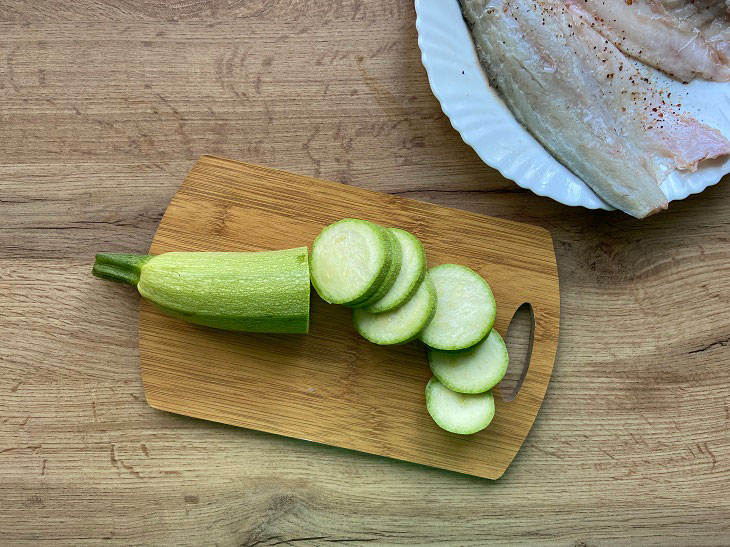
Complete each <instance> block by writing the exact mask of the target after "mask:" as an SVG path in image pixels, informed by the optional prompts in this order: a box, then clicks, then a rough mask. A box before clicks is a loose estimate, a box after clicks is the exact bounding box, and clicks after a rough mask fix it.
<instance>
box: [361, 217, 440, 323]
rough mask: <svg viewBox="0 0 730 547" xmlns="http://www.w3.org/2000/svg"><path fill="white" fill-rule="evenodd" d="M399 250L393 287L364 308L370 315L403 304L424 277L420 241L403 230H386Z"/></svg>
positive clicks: (423, 253) (424, 268)
mask: <svg viewBox="0 0 730 547" xmlns="http://www.w3.org/2000/svg"><path fill="white" fill-rule="evenodd" d="M388 231H390V232H391V233H392V234H393V235H394V236H395V237H396V239H397V240H398V243H399V244H400V248H401V267H400V272H399V274H398V276H397V277H396V279H395V282H394V283H393V286H392V287H391V288H390V290H388V292H386V293H384V295H383V296H382V298H380V299H379V300H376V301H375V302H374V303H373V304H371V305H370V306H368V307H367V308H366V310H367V311H369V312H370V313H383V312H386V311H389V310H392V309H395V308H397V307H398V306H400V305H402V304H405V303H406V302H408V300H409V299H410V298H411V297H412V296H413V295H414V294H415V292H416V291H417V290H418V287H419V286H420V284H421V281H423V277H424V276H425V275H426V251H425V250H424V249H423V244H422V243H421V241H420V240H419V239H418V238H417V237H416V236H414V235H413V234H411V233H410V232H406V231H405V230H401V229H399V228H388Z"/></svg>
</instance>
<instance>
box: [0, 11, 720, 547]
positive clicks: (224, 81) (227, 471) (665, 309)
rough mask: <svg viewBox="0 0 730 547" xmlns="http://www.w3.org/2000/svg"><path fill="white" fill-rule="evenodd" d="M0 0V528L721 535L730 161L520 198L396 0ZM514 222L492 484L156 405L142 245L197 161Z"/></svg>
mask: <svg viewBox="0 0 730 547" xmlns="http://www.w3.org/2000/svg"><path fill="white" fill-rule="evenodd" d="M0 7H1V8H2V9H0V20H1V21H2V23H0V105H1V106H0V120H1V121H0V538H2V539H0V543H2V544H3V545H33V546H35V545H46V544H51V543H53V544H54V545H55V544H58V545H73V546H80V545H98V544H102V543H103V544H113V545H163V544H169V545H238V546H249V547H252V546H254V545H256V546H274V545H296V546H297V547H299V546H304V545H330V544H335V543H338V544H344V545H374V544H387V545H415V544H424V545H439V546H440V545H455V546H456V545H474V546H477V545H487V544H493V545H499V546H507V545H539V546H552V545H556V546H565V547H569V546H573V547H578V546H591V547H593V546H608V545H622V546H623V545H628V546H631V545H641V546H645V545H661V546H666V545H672V546H674V545H686V546H704V545H715V546H726V545H728V544H730V493H729V492H730V434H729V431H730V366H729V365H730V340H729V339H730V313H728V306H729V305H730V246H729V245H728V243H729V239H730V184H729V183H730V180H728V181H725V182H724V183H721V184H719V185H717V186H716V187H713V188H710V189H708V190H707V191H706V192H704V193H702V194H701V195H699V196H694V197H692V198H690V199H687V200H685V201H683V202H680V203H674V204H672V205H671V208H670V211H669V212H668V213H665V214H661V215H658V216H656V217H653V218H650V219H648V220H645V221H636V220H631V219H629V218H627V217H625V216H623V215H621V214H618V213H605V212H591V211H587V210H584V209H579V208H569V207H564V206H562V205H559V204H557V203H555V202H553V201H551V200H549V199H546V198H540V197H537V196H535V195H533V194H531V193H530V192H527V191H524V190H521V189H520V188H518V187H517V186H515V185H514V184H513V183H511V182H510V181H507V180H504V179H503V178H501V177H500V176H499V175H498V174H497V173H496V172H494V171H493V170H491V169H489V168H487V167H486V166H484V165H483V164H482V163H481V162H480V161H479V159H478V158H477V157H476V155H475V154H474V152H473V151H472V150H471V149H470V148H469V147H467V146H466V145H464V144H463V143H462V142H461V139H460V138H459V136H458V135H457V134H456V132H455V131H454V130H453V129H452V128H451V126H450V125H449V121H448V120H447V119H446V118H445V117H444V115H443V114H442V113H441V110H440V109H439V106H438V103H437V102H436V100H435V99H434V97H433V96H432V95H431V93H430V91H429V87H428V83H427V80H426V75H425V72H424V70H423V68H422V66H421V64H420V61H419V51H418V49H417V47H416V31H415V14H414V11H413V7H412V4H411V2H410V1H409V0H402V1H393V0H370V1H368V2H362V1H358V0H345V1H342V2H330V1H325V0H317V1H310V2H304V1H301V0H289V1H285V2H274V1H270V0H249V1H247V2H232V1H223V0H221V1H217V0H216V1H209V0H201V1H198V2H174V3H172V2H171V3H167V2H143V1H142V0H125V1H121V2H92V1H90V0H80V1H78V2H43V3H41V2H27V1H25V0H6V1H4V2H2V3H1V5H0ZM205 153H210V154H218V155H222V156H228V157H231V158H235V159H241V160H245V161H250V162H256V163H261V164H265V165H270V166H275V167H280V168H283V169H287V170H291V171H295V172H298V173H302V174H307V175H314V176H318V177H322V178H326V179H331V180H337V181H341V182H345V183H348V184H352V185H355V186H362V187H367V188H371V189H375V190H381V191H385V192H390V193H394V194H400V195H407V196H409V197H411V198H416V199H421V200H426V201H430V202H433V203H438V204H442V205H448V206H452V207H460V208H463V209H468V210H471V211H477V212H480V213H485V214H490V215H496V216H501V217H505V218H510V219H514V220H519V221H526V222H532V223H535V224H539V225H541V226H545V227H547V228H549V229H550V230H551V231H552V233H553V235H554V239H555V244H556V249H557V253H558V264H559V269H560V276H561V285H562V332H561V335H562V336H561V340H560V348H559V354H558V360H557V363H556V367H555V372H554V376H553V380H552V383H551V386H550V388H549V391H548V396H547V399H546V400H545V403H544V405H543V408H542V411H541V413H540V415H539V416H538V419H537V422H536V424H535V427H534V429H533V430H532V432H531V434H530V436H529V437H528V439H527V442H526V444H525V446H524V447H523V449H522V451H521V452H520V454H519V455H518V457H517V459H516V460H515V462H514V463H513V465H512V467H511V468H510V469H509V470H508V471H507V473H506V474H505V476H504V477H503V478H502V479H500V480H499V481H496V482H491V481H486V480H479V479H475V478H470V477H467V476H462V475H457V474H454V473H449V472H445V471H438V470H433V469H428V468H424V467H420V466H417V465H411V464H406V463H402V462H398V461H391V460H386V459H382V458H378V457H372V456H367V455H362V454H357V453H352V452H348V451H345V450H340V449H335V448H330V447H326V446H317V445H312V444H308V443H306V442H301V441H295V440H291V439H286V438H280V437H275V436H272V435H267V434H263V433H257V432H252V431H246V430H241V429H236V428H233V427H226V426H222V425H216V424H213V423H206V422H202V421H196V420H193V419H188V418H184V417H180V416H175V415H171V414H165V413H162V412H158V411H155V410H152V409H151V408H149V407H148V406H147V405H146V404H145V402H144V397H143V391H142V386H141V382H140V374H139V367H138V346H137V326H138V302H137V299H136V298H134V297H133V293H132V292H131V291H130V290H128V289H126V288H125V287H122V286H116V285H112V284H109V283H104V282H101V281H100V280H98V279H94V278H92V277H91V275H90V268H91V263H92V261H93V255H94V253H95V252H96V251H99V250H107V251H126V252H143V251H145V250H146V249H147V247H148V245H149V243H150V241H151V238H152V234H153V232H154V230H155V227H156V226H157V223H158V221H159V220H160V217H161V215H162V213H163V211H164V210H165V207H166V205H167V203H168V201H169V200H170V198H171V196H172V195H173V193H174V192H175V190H176V189H177V187H178V185H179V184H180V182H181V181H182V179H183V177H184V176H185V174H186V172H187V171H188V170H189V169H190V167H191V166H192V164H193V162H194V161H195V160H196V159H197V158H198V157H199V156H201V155H202V154H205Z"/></svg>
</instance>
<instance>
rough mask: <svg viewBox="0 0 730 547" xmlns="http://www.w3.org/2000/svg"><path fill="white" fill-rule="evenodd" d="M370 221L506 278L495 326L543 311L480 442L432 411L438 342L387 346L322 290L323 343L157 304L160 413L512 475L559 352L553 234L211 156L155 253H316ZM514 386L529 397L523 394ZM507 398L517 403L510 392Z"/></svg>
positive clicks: (151, 394) (151, 379) (153, 311)
mask: <svg viewBox="0 0 730 547" xmlns="http://www.w3.org/2000/svg"><path fill="white" fill-rule="evenodd" d="M347 217H355V218H362V219H367V220H370V221H372V222H376V223H379V224H381V225H383V226H396V227H399V228H402V229H406V230H408V231H410V232H411V233H413V234H414V235H416V236H417V237H418V238H419V239H420V240H421V241H422V242H423V245H424V247H425V249H426V253H427V256H428V266H429V267H433V266H436V265H438V264H447V263H457V264H464V265H466V266H469V267H470V268H472V269H473V270H475V271H477V272H478V273H479V274H481V275H482V276H483V277H485V278H486V279H487V280H488V281H489V283H490V284H491V286H492V288H493V289H492V290H493V293H494V298H495V300H496V302H497V317H496V320H495V328H496V329H497V331H498V332H502V333H505V334H506V333H507V330H508V326H509V325H510V323H511V320H512V317H513V316H514V314H515V312H516V311H517V309H518V308H520V306H523V305H525V304H528V305H529V306H530V308H531V310H532V317H533V320H534V327H533V328H534V336H533V338H532V349H531V357H530V360H529V364H528V365H527V369H526V374H525V377H524V381H523V382H522V384H521V386H520V388H519V390H518V391H517V392H516V396H513V397H508V395H513V393H509V394H508V393H505V395H504V397H502V396H500V395H501V393H500V392H499V386H497V387H496V388H495V394H496V396H495V405H496V415H495V417H494V419H493V420H492V422H491V424H490V425H489V427H488V428H487V429H486V430H484V431H481V432H479V433H478V434H475V435H453V434H450V433H447V432H446V431H443V430H441V429H440V428H439V427H437V426H436V424H435V423H433V421H432V420H431V417H430V416H429V415H428V412H427V410H426V404H425V397H424V388H425V386H426V383H427V382H428V379H429V378H430V377H431V371H430V369H429V367H428V362H427V359H426V352H425V349H424V346H423V344H421V343H418V342H413V343H410V344H403V345H399V346H395V347H382V346H377V345H375V344H371V343H370V342H368V341H367V340H365V339H364V338H363V337H361V336H360V335H359V334H358V333H357V331H356V330H355V329H354V327H353V326H352V320H351V316H352V311H351V310H349V309H347V308H344V307H342V306H333V305H329V304H327V303H326V302H324V301H323V300H322V299H320V298H319V297H318V296H317V294H316V292H314V291H312V303H311V321H310V329H309V333H308V335H307V336H297V335H288V336H287V335H271V334H258V335H257V334H250V333H249V334H242V333H236V332H233V333H232V332H221V331H218V330H214V329H207V328H201V327H199V326H196V325H191V324H189V323H185V322H183V321H180V320H176V319H173V318H170V317H167V316H165V315H164V314H162V313H161V312H160V311H159V310H158V309H157V308H156V307H155V306H153V305H152V304H150V303H149V302H146V301H144V302H143V304H142V309H141V313H140V329H139V348H140V360H141V369H142V383H143V385H144V388H145V397H146V399H147V402H148V403H149V404H150V405H151V406H153V407H154V408H158V409H160V410H167V411H170V412H176V413H178V414H184V415H186V416H193V417H195V418H203V419H206V420H213V421H216V422H222V423H226V424H230V425H238V426H241V427H247V428H251V429H257V430H260V431H267V432H269V433H276V434H278V435H286V436H288V437H294V438H297V439H304V440H308V441H312V442H317V443H324V444H328V445H332V446H338V447H341V448H350V449H353V450H359V451H361V452H367V453H369V454H376V455H380V456H388V457H391V458H398V459H401V460H406V461H410V462H414V463H421V464H424V465H430V466H433V467H439V468H441V469H448V470H451V471H458V472H460V473H467V474H469V475H476V476H479V477H484V478H489V479H497V478H499V477H501V476H502V474H503V473H504V472H505V471H506V470H507V467H508V466H509V464H510V463H511V462H512V460H513V459H514V457H515V455H516V454H517V452H518V450H519V449H520V447H521V446H522V443H523V442H524V440H525V437H527V434H528V433H529V431H530V428H531V427H532V424H533V422H534V420H535V416H537V412H538V411H539V409H540V405H541V404H542V400H543V397H544V396H545V391H546V390H547V387H548V382H549V381H550V373H551V371H552V368H553V363H554V361H555V352H556V350H557V346H558V332H559V326H560V291H559V286H558V275H557V274H558V272H557V266H556V264H555V252H554V250H553V242H552V238H551V237H550V233H549V232H548V231H547V230H545V229H543V228H540V227H537V226H532V225H529V224H520V223H516V222H511V221H507V220H503V219H498V218H491V217H486V216H483V215H476V214H474V213H469V212H466V211H461V210H458V209H451V208H447V207H439V206H438V205H433V204H430V203H424V202H421V201H415V200H412V199H406V198H402V197H397V196H391V195H389V194H383V193H379V192H371V191H368V190H363V189H360V188H355V187H352V186H347V185H344V184H338V183H333V182H327V181H322V180H319V179H315V178H312V177H304V176H301V175H296V174H292V173H287V172H284V171H279V170H276V169H271V168H266V167H261V166H257V165H252V164H247V163H241V162H237V161H232V160H227V159H223V158H216V157H213V156H205V157H203V158H201V159H200V160H199V161H198V162H196V163H195V165H194V166H193V169H192V170H191V171H190V174H189V175H188V176H187V177H186V179H185V182H184V183H183V185H182V187H181V188H180V190H179V191H178V192H177V193H176V194H175V197H174V198H173V200H172V202H171V203H170V206H169V207H168V208H167V210H166V211H165V215H164V217H163V218H162V221H161V222H160V227H159V228H158V229H157V232H156V234H155V237H154V240H153V241H152V247H151V249H150V252H151V253H152V254H162V253H165V252H170V251H188V252H189V251H271V250H276V249H291V248H294V247H303V246H304V247H311V244H312V242H313V241H314V239H315V238H316V237H317V234H319V232H320V231H321V230H322V228H323V227H324V226H327V225H329V224H331V223H333V222H336V221H338V220H340V219H342V218H347ZM512 391H514V390H512ZM505 399H509V400H508V401H507V400H505Z"/></svg>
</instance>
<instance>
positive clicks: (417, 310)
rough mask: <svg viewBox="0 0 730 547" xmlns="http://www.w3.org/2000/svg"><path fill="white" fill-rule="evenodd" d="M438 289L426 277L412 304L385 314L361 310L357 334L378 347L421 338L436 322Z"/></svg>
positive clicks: (356, 313) (355, 315)
mask: <svg viewBox="0 0 730 547" xmlns="http://www.w3.org/2000/svg"><path fill="white" fill-rule="evenodd" d="M435 310H436V289H435V288H434V286H433V282H432V281H431V279H430V278H429V277H428V275H426V277H424V278H423V282H422V283H421V285H420V287H419V288H418V290H417V291H416V294H414V295H413V298H411V299H410V300H409V301H408V302H406V303H405V304H403V305H402V306H400V307H398V308H396V309H394V310H391V311H387V312H384V313H370V312H367V311H365V310H364V309H362V308H358V309H356V310H355V311H354V313H353V323H354V324H355V328H356V329H357V332H359V333H360V334H361V335H362V336H363V337H365V338H367V339H368V340H370V341H371V342H373V343H374V344H380V345H390V344H404V343H406V342H410V341H411V340H413V339H414V338H417V337H418V333H420V332H421V331H422V330H423V329H424V327H426V326H427V325H428V323H429V321H431V319H432V318H433V314H434V312H435Z"/></svg>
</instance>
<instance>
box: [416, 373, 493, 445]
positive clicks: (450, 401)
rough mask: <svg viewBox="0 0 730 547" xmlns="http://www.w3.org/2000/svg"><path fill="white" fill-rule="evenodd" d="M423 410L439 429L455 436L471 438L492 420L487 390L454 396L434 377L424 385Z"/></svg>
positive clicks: (490, 399) (452, 392) (491, 398)
mask: <svg viewBox="0 0 730 547" xmlns="http://www.w3.org/2000/svg"><path fill="white" fill-rule="evenodd" d="M426 409H427V410H428V413H429V414H430V415H431V418H433V421H434V422H436V424H437V425H438V426H439V427H440V428H441V429H445V430H446V431H448V432H450V433H456V434H458V435H471V434H473V433H477V432H478V431H481V430H482V429H484V428H485V427H487V426H488V425H489V424H490V423H491V422H492V419H493V418H494V396H492V392H491V391H486V392H484V393H476V394H465V393H456V392H455V391H452V390H450V389H449V388H447V387H446V386H445V385H443V384H442V383H441V382H439V381H438V379H436V378H431V379H430V380H429V381H428V384H427V385H426Z"/></svg>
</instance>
